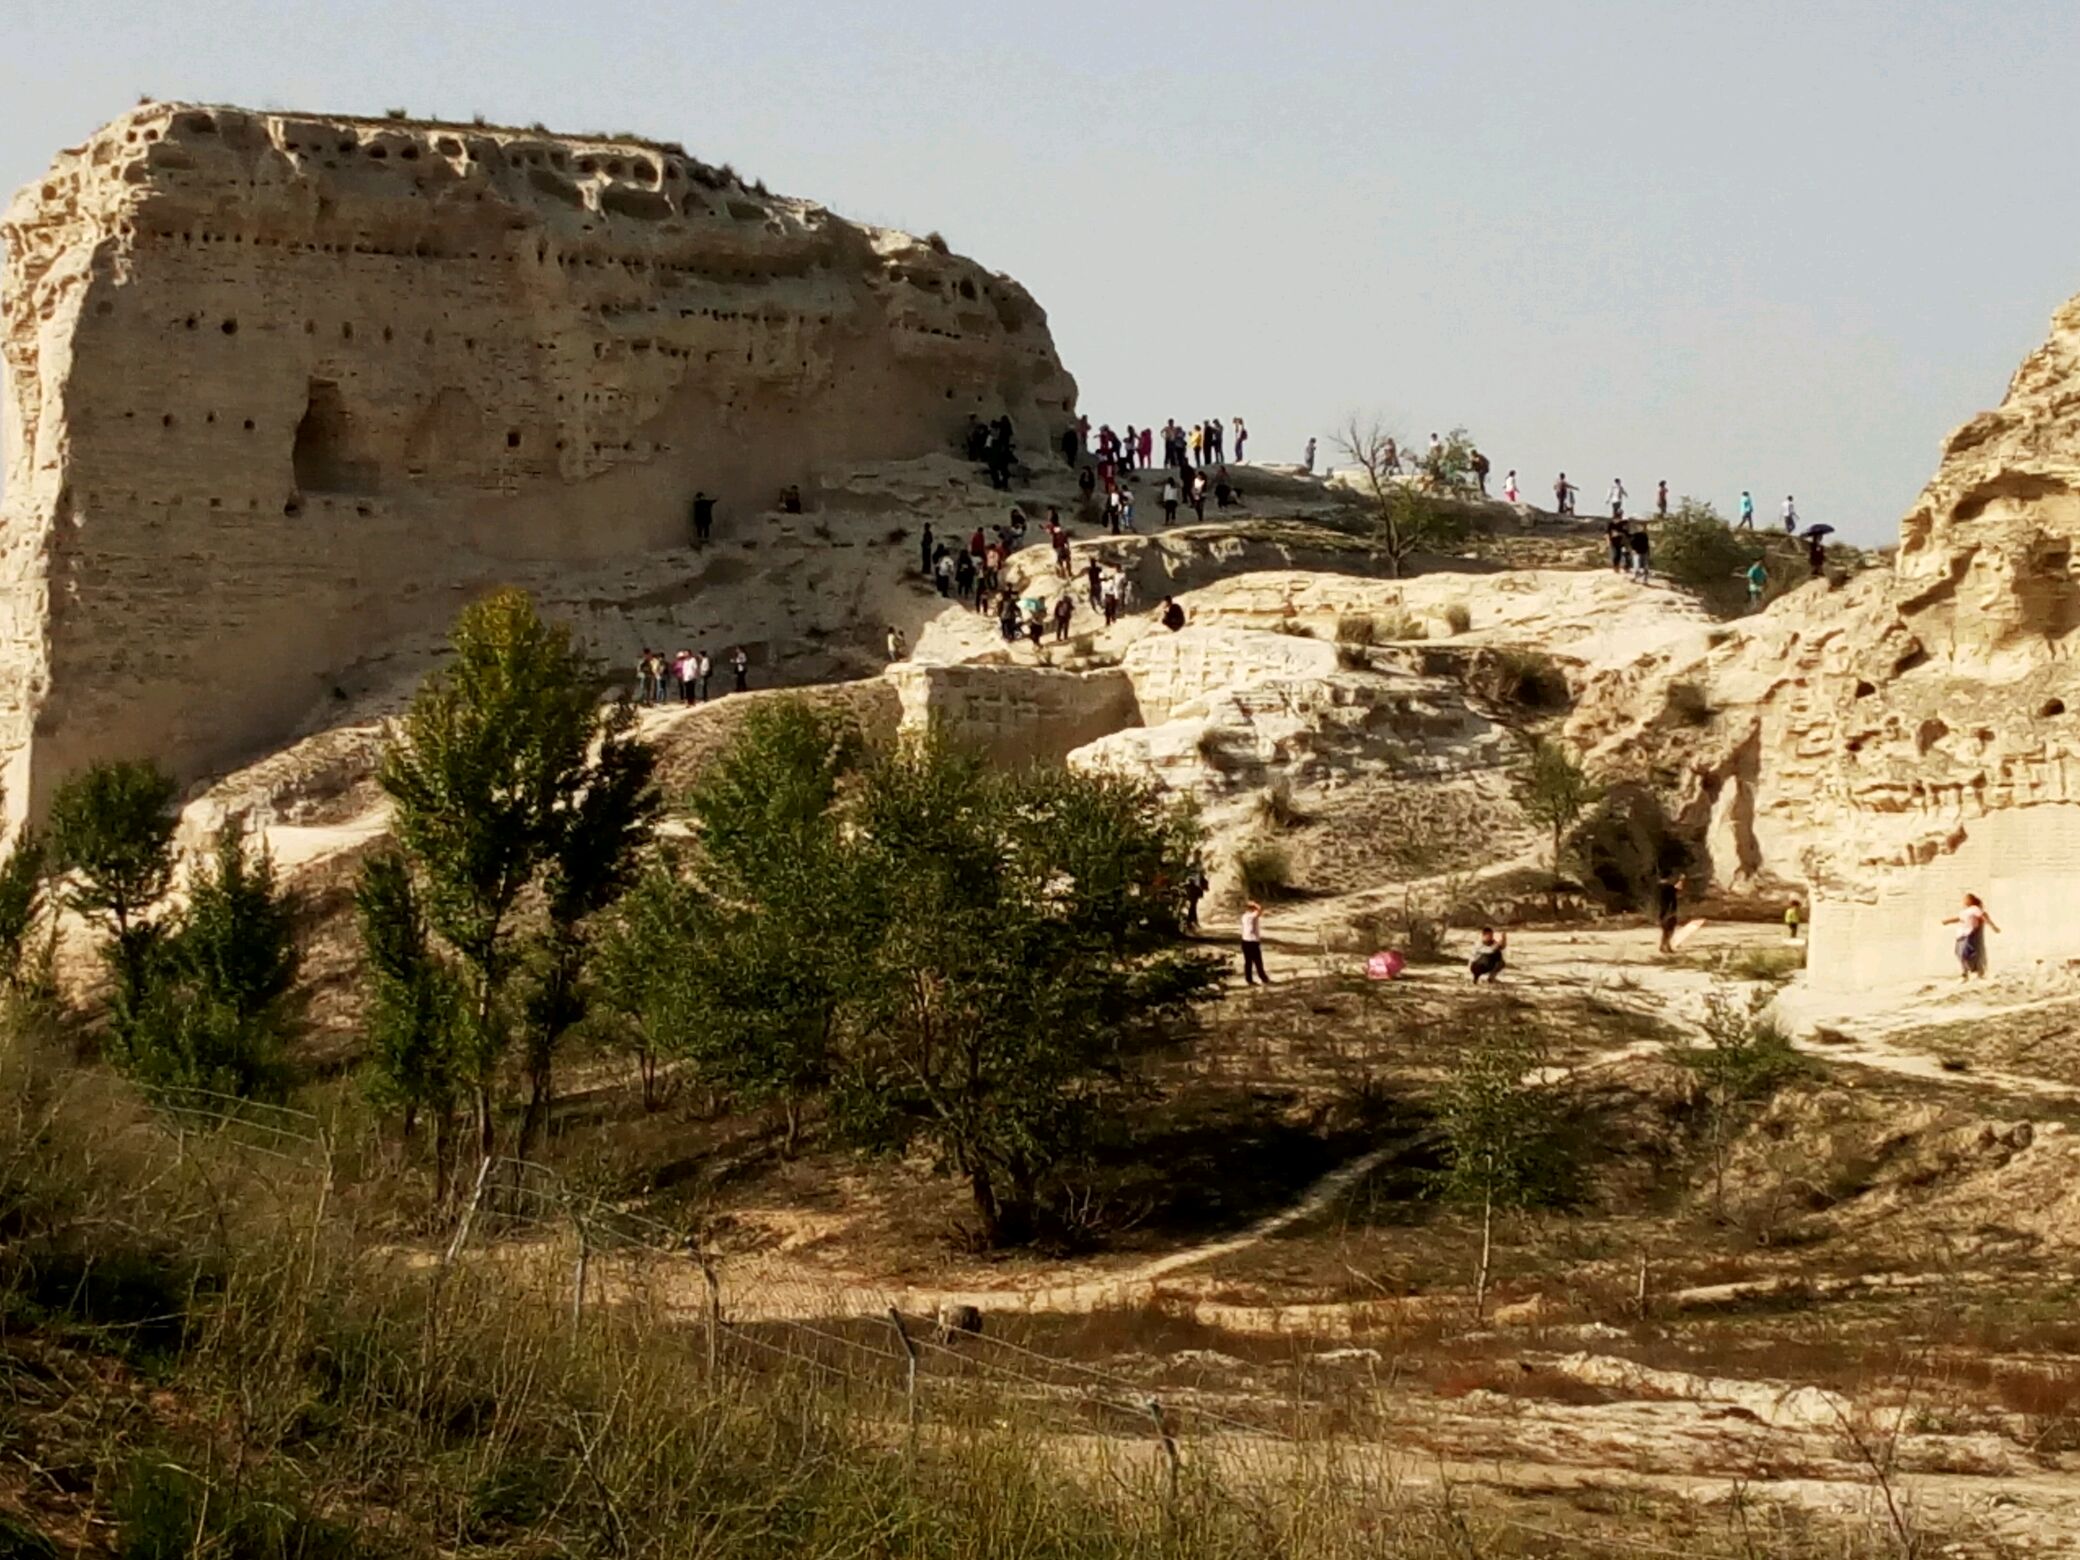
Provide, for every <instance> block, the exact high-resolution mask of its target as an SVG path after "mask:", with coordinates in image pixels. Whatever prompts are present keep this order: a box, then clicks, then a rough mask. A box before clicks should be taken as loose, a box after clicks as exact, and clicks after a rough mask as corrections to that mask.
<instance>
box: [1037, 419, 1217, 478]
mask: <svg viewBox="0 0 2080 1560" xmlns="http://www.w3.org/2000/svg"><path fill="white" fill-rule="evenodd" d="M1232 422H1233V426H1234V459H1235V464H1236V465H1238V466H1243V465H1247V464H1248V463H1249V456H1248V455H1247V454H1246V453H1245V451H1246V450H1247V449H1248V447H1249V428H1248V427H1247V426H1246V425H1245V424H1244V423H1243V421H1242V419H1241V418H1240V417H1237V418H1234V419H1232ZM1094 431H1095V433H1096V436H1097V437H1096V444H1095V447H1094V446H1093V443H1092V434H1093V432H1094ZM1156 434H1157V430H1156V429H1154V428H1152V427H1149V428H1136V427H1135V426H1134V425H1133V424H1132V423H1128V424H1127V431H1126V432H1125V433H1124V434H1122V433H1119V432H1116V431H1115V430H1114V428H1113V426H1112V424H1110V423H1101V424H1099V425H1098V427H1097V428H1096V429H1095V430H1093V429H1092V427H1091V420H1090V418H1088V417H1078V418H1077V419H1076V421H1075V423H1074V424H1073V425H1072V426H1071V427H1069V428H1068V429H1066V430H1064V432H1063V434H1062V457H1063V459H1065V460H1066V461H1068V463H1069V464H1070V465H1071V466H1080V465H1082V464H1083V462H1084V459H1085V457H1087V456H1092V457H1095V458H1096V459H1097V460H1098V461H1099V462H1100V463H1101V464H1105V463H1109V464H1111V465H1112V466H1113V467H1114V468H1116V469H1117V470H1120V471H1123V472H1125V471H1135V470H1148V471H1153V470H1155V469H1156V466H1157V461H1156V458H1155V456H1156ZM1228 439H1229V434H1228V425H1227V424H1226V423H1224V422H1223V421H1222V419H1220V418H1218V417H1209V418H1207V419H1206V421H1204V422H1201V423H1193V424H1191V425H1189V426H1187V425H1186V424H1184V423H1181V422H1179V421H1178V420H1177V419H1176V418H1174V417H1172V418H1168V419H1166V420H1165V421H1164V423H1163V427H1162V442H1163V459H1162V462H1161V464H1162V465H1163V466H1165V467H1170V466H1174V467H1176V468H1177V469H1178V470H1179V471H1186V472H1188V471H1190V470H1191V469H1192V468H1193V467H1195V466H1203V467H1206V468H1207V469H1209V470H1210V469H1212V468H1214V467H1217V466H1220V465H1222V464H1223V463H1224V462H1225V461H1226V460H1227V458H1228V456H1227V449H1228Z"/></svg>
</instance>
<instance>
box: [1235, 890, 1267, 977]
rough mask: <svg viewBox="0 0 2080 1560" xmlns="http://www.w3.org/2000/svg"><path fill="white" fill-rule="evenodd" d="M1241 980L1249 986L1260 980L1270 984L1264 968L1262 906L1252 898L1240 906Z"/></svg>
mask: <svg viewBox="0 0 2080 1560" xmlns="http://www.w3.org/2000/svg"><path fill="white" fill-rule="evenodd" d="M1242 980H1243V983H1244V984H1245V985H1249V986H1254V985H1255V984H1256V983H1257V982H1258V981H1260V980H1261V981H1263V983H1264V984H1265V985H1267V986H1268V985H1270V984H1271V976H1270V974H1269V972H1267V971H1266V970H1265V968H1264V907H1263V906H1262V905H1260V904H1258V903H1257V902H1256V901H1255V900H1254V899H1252V900H1251V901H1250V902H1249V903H1248V904H1246V905H1244V906H1243V907H1242Z"/></svg>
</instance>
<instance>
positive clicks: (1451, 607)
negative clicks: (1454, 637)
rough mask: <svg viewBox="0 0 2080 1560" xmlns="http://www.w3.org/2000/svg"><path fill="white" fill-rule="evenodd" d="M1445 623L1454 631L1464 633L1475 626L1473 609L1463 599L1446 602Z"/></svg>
mask: <svg viewBox="0 0 2080 1560" xmlns="http://www.w3.org/2000/svg"><path fill="white" fill-rule="evenodd" d="M1444 623H1445V627H1447V628H1449V629H1450V630H1451V631H1452V632H1453V633H1455V634H1463V633H1465V632H1466V631H1467V630H1468V629H1470V628H1472V627H1473V609H1472V608H1471V607H1469V606H1467V605H1466V603H1465V602H1463V601H1450V602H1446V603H1445V609H1444Z"/></svg>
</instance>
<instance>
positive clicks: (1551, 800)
mask: <svg viewBox="0 0 2080 1560" xmlns="http://www.w3.org/2000/svg"><path fill="white" fill-rule="evenodd" d="M1520 789H1521V793H1522V802H1523V807H1524V813H1525V815H1526V816H1527V817H1529V818H1530V819H1531V821H1532V822H1533V823H1536V824H1538V825H1539V826H1540V827H1541V828H1543V829H1545V830H1546V832H1547V834H1548V835H1549V836H1550V838H1551V842H1552V852H1553V901H1554V904H1555V905H1556V906H1557V905H1558V903H1559V898H1560V863H1561V856H1562V853H1563V851H1564V850H1565V849H1566V842H1567V836H1568V835H1569V834H1570V833H1571V832H1572V831H1573V830H1574V828H1575V826H1576V825H1577V824H1579V823H1580V822H1581V821H1582V815H1583V814H1584V813H1586V812H1587V811H1588V810H1589V809H1590V808H1591V807H1594V806H1595V805H1596V803H1597V801H1598V799H1599V798H1601V797H1602V795H1603V788H1602V787H1601V786H1599V785H1597V784H1596V783H1595V782H1594V781H1592V780H1591V779H1590V778H1589V777H1588V775H1586V774H1585V773H1583V771H1582V766H1581V765H1580V764H1578V763H1576V762H1575V760H1574V755H1573V754H1571V753H1569V752H1568V751H1567V749H1566V748H1564V747H1562V746H1561V745H1560V744H1559V743H1558V742H1555V741H1553V740H1551V739H1550V738H1547V737H1539V738H1536V739H1534V740H1533V742H1532V744H1531V761H1530V763H1529V764H1528V765H1526V767H1525V770H1524V777H1523V782H1522V785H1521V787H1520Z"/></svg>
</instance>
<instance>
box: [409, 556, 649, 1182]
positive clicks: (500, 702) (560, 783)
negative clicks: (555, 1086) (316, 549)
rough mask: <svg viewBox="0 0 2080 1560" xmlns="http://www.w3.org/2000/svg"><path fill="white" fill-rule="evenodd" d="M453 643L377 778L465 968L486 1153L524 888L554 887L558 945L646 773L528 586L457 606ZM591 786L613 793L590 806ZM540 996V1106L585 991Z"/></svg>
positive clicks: (628, 821)
mask: <svg viewBox="0 0 2080 1560" xmlns="http://www.w3.org/2000/svg"><path fill="white" fill-rule="evenodd" d="M453 647H454V659H453V660H452V662H450V663H449V665H447V666H446V667H444V668H443V669H442V670H440V671H438V672H436V673H435V674H434V675H433V676H431V677H429V678H428V679H427V681H426V683H425V685H424V686H423V687H421V689H420V690H419V693H418V695H417V697H416V698H414V700H413V701H412V705H411V708H410V709H409V710H408V711H407V712H406V714H405V716H404V718H403V720H402V721H401V722H400V723H399V726H398V729H397V730H396V732H395V734H394V735H393V737H392V740H391V742H390V745H389V747H388V749H387V750H386V752H385V753H384V756H383V762H382V766H381V769H380V772H379V774H380V779H381V782H382V786H383V789H384V790H385V791H386V792H387V793H388V794H389V796H390V798H391V800H392V802H393V803H394V805H395V813H396V828H397V837H398V843H399V845H400V846H401V848H402V849H403V851H404V853H405V855H406V857H407V858H408V859H409V860H410V862H411V864H412V867H413V870H414V872H415V873H416V874H417V876H418V878H419V894H420V898H421V901H422V902H423V904H424V907H425V915H426V919H427V922H428V924H429V925H430V927H431V928H432V929H433V930H434V931H435V932H436V933H437V934H438V935H439V937H440V939H441V940H442V941H444V942H445V943H446V945H447V946H448V947H449V948H451V949H453V950H454V953H455V955H456V956H457V957H458V958H459V959H460V961H461V964H462V970H461V975H462V979H463V985H464V989H465V991H466V993H467V1003H466V1006H465V1012H464V1020H465V1028H464V1042H463V1046H462V1048H461V1049H462V1054H463V1057H464V1061H465V1071H466V1073H467V1076H468V1082H469V1086H470V1088H471V1089H472V1090H473V1092H474V1095H475V1103H476V1112H477V1133H478V1144H479V1148H480V1150H481V1151H482V1152H483V1153H485V1154H487V1155H488V1154H489V1153H490V1152H491V1151H492V1148H493V1145H494V1143H495V1134H496V1117H495V1103H496V1102H495V1099H494V1084H495V1080H496V1077H497V1071H498V1066H499V1063H500V1061H501V1059H502V1058H503V1057H504V1055H505V1053H506V1051H507V1049H508V1046H509V1043H510V1040H511V1034H512V1026H513V1023H514V1015H513V1014H512V1012H511V1011H510V1006H511V1001H510V999H511V991H510V987H511V983H512V979H513V976H514V974H515V973H516V971H517V970H518V969H519V968H520V966H521V964H522V961H523V959H524V958H525V957H526V956H527V955H528V954H529V953H531V952H532V953H535V954H538V955H539V954H541V953H542V951H543V949H542V944H541V943H540V942H536V943H534V944H533V945H527V944H525V943H523V940H522V938H521V937H520V935H519V932H520V928H519V927H518V926H517V924H516V923H517V920H518V916H517V907H518V906H519V904H520V902H521V897H522V895H523V894H524V893H526V892H527V891H528V890H529V889H531V888H533V889H539V890H541V891H542V892H543V893H544V894H545V895H546V896H548V898H549V899H550V901H551V911H550V917H549V919H550V921H551V925H552V931H551V932H550V934H549V936H550V939H551V942H552V944H553V940H554V938H555V936H557V935H559V934H558V933H556V932H555V931H554V930H553V927H554V925H555V923H556V922H557V920H558V918H559V917H561V918H562V921H563V924H564V926H565V927H566V929H568V927H570V926H572V925H574V924H575V923H576V921H577V920H581V919H582V918H583V917H584V916H585V915H587V914H589V913H591V910H592V909H593V908H595V907H596V905H597V903H598V901H599V899H600V898H601V897H603V896H605V895H607V894H609V893H610V892H611V891H612V887H613V885H616V884H618V882H619V881H620V879H621V870H622V869H621V858H622V853H626V852H632V851H633V850H634V849H635V847H636V845H637V844H639V843H640V841H641V839H642V838H643V836H644V833H645V830H646V827H647V820H648V811H647V809H648V806H649V803H648V795H649V774H648V769H647V767H645V766H646V763H647V754H646V753H644V752H643V750H642V749H641V746H640V744H638V743H637V742H636V741H635V740H634V739H633V738H632V737H629V736H628V735H627V734H626V732H627V725H626V720H625V717H623V716H619V715H615V714H612V713H610V712H609V711H606V710H604V709H602V707H601V706H600V704H599V701H598V699H597V697H596V692H595V690H596V688H597V687H598V683H599V677H598V673H597V669H596V668H595V666H594V665H593V663H592V661H591V660H590V659H589V658H588V657H587V656H586V655H584V654H583V653H582V652H581V651H579V650H578V648H577V647H576V646H575V645H574V644H573V643H572V641H571V636H570V633H569V631H568V630H567V629H564V628H561V627H556V626H552V625H549V624H546V623H544V622H543V621H542V620H541V618H540V617H539V615H538V614H537V613H536V611H535V608H534V604H533V602H532V601H531V600H530V599H529V598H528V597H527V595H526V594H525V593H524V592H521V591H517V590H507V591H500V592H498V593H496V594H494V595H491V596H488V597H486V598H485V599H483V600H482V601H478V602H475V603H473V604H471V605H470V606H468V607H466V608H464V609H463V612H462V614H461V616H460V617H459V618H458V619H457V620H456V624H455V630H454V635H453ZM596 753H597V754H599V755H601V756H599V757H596V756H595V754H596ZM638 771H640V776H639V778H638V774H637V772H638ZM595 789H598V790H599V791H601V792H603V793H609V799H608V800H605V801H601V802H599V803H597V804H596V806H597V810H594V806H595V804H594V803H592V801H591V796H592V793H593V792H594V791H595ZM638 812H639V813H640V814H641V816H640V817H637V816H635V814H636V813H638ZM609 857H611V858H612V859H607V858H609ZM562 957H563V950H561V949H558V948H556V947H554V946H550V947H549V948H548V950H547V958H548V961H549V963H550V966H551V970H552V973H551V977H550V978H560V976H559V975H557V974H556V973H555V972H556V971H557V970H560V969H561V968H562V966H561V964H560V962H559V961H560V960H561V959H562ZM536 1000H537V1001H538V1002H540V1003H541V1005H540V1006H538V1007H537V1008H536V1009H535V1010H534V1011H533V1012H531V1013H530V1014H528V1015H527V1021H528V1022H529V1023H530V1024H531V1025H533V1026H535V1027H534V1030H533V1031H532V1032H533V1033H535V1034H543V1035H547V1036H549V1037H550V1038H548V1039H547V1041H546V1042H545V1043H540V1044H537V1043H533V1042H531V1049H530V1054H529V1058H528V1061H529V1070H530V1072H531V1073H532V1074H533V1076H534V1092H536V1093H537V1094H538V1095H539V1096H540V1097H541V1098H542V1099H543V1101H544V1105H543V1109H545V1110H546V1100H547V1096H548V1092H549V1080H548V1071H547V1069H548V1066H549V1061H550V1055H551V1054H552V1053H553V1049H554V1044H555V1039H556V1038H558V1037H560V1036H561V1035H562V1034H563V1033H565V1032H567V1028H568V1025H567V1024H565V1023H564V1022H563V1018H564V1016H565V1015H566V1014H568V1013H569V1012H570V1011H571V1010H572V1006H573V1004H574V1003H575V1002H576V1001H577V999H576V998H575V996H572V995H571V994H569V993H557V994H555V995H554V996H553V997H551V998H548V999H542V998H540V997H539V995H538V996H537V999H536Z"/></svg>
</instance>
